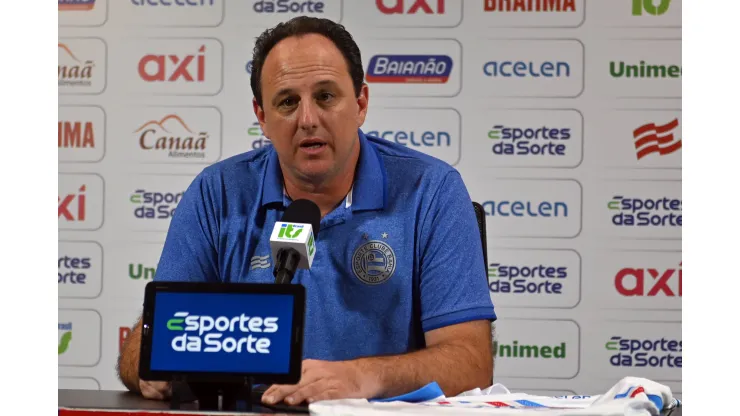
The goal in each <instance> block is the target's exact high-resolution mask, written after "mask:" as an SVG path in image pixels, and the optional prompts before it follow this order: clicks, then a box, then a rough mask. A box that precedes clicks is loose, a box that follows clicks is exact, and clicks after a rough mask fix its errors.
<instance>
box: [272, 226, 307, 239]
mask: <svg viewBox="0 0 740 416" xmlns="http://www.w3.org/2000/svg"><path fill="white" fill-rule="evenodd" d="M296 229H297V230H296ZM301 231H303V226H302V225H293V224H283V225H282V226H281V227H280V233H279V234H278V237H280V238H290V239H295V238H298V236H299V235H301Z"/></svg>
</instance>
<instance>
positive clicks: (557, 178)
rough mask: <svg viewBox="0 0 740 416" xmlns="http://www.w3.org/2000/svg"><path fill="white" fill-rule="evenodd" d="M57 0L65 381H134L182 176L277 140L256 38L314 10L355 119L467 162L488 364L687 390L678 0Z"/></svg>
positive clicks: (518, 385) (549, 390) (543, 387)
mask: <svg viewBox="0 0 740 416" xmlns="http://www.w3.org/2000/svg"><path fill="white" fill-rule="evenodd" d="M58 3H59V39H58V48H59V62H58V78H59V86H58V89H59V91H58V92H59V118H58V138H57V141H58V148H59V186H58V188H59V189H58V191H59V195H58V198H59V202H58V205H59V209H58V225H59V253H58V268H59V274H58V283H59V345H58V348H59V385H60V387H61V388H81V389H124V387H123V385H122V384H121V383H120V382H119V381H118V380H117V377H116V374H115V363H116V359H117V356H118V353H119V349H120V345H121V343H122V342H123V340H124V339H125V337H126V336H128V333H129V329H130V328H131V327H132V326H133V325H134V323H135V322H136V319H137V318H138V316H139V314H140V312H141V306H142V302H143V290H144V287H145V285H146V283H147V282H149V281H152V279H154V277H155V276H156V273H157V267H158V261H159V256H160V253H161V251H162V247H163V243H164V240H165V237H166V232H167V229H168V227H169V224H170V220H171V218H172V215H173V214H174V213H175V212H176V210H177V207H178V204H179V202H180V201H181V200H182V198H183V195H184V193H185V191H186V190H187V189H188V186H189V184H190V182H191V181H192V179H193V178H194V177H195V175H197V174H198V173H199V172H200V171H201V170H202V169H204V168H205V167H207V166H208V165H210V164H212V163H215V162H218V161H220V160H224V159H226V158H228V157H231V156H233V155H236V154H239V153H243V152H247V151H251V150H253V149H259V148H262V147H265V146H271V141H270V139H269V138H267V137H265V136H264V134H263V132H262V130H261V129H260V126H259V124H257V122H256V118H255V116H254V114H253V111H252V105H251V99H252V92H251V89H250V87H249V76H250V73H251V50H252V47H253V45H252V43H251V42H253V40H254V38H255V37H256V36H258V35H259V34H260V32H261V31H262V30H264V29H265V28H267V27H269V26H272V25H274V24H276V23H278V22H280V21H284V20H287V19H290V18H291V17H294V16H298V15H309V16H317V17H325V18H329V19H332V20H334V21H339V22H341V23H342V24H344V25H345V26H347V27H348V29H349V30H350V31H351V32H352V34H353V35H354V37H355V39H356V40H357V42H358V44H359V45H360V49H361V52H362V61H363V65H364V70H365V75H366V76H365V81H366V82H367V84H368V85H369V88H370V110H369V112H368V116H367V120H366V122H365V124H364V126H363V130H364V131H365V132H366V133H371V134H373V135H376V136H379V137H381V138H383V139H386V140H389V141H392V142H394V143H398V144H401V145H403V146H407V147H409V148H412V149H415V150H417V151H420V152H423V153H426V154H428V155H431V156H433V157H436V158H438V159H440V160H443V161H444V162H446V163H448V164H450V165H452V166H454V167H455V168H456V169H458V170H459V171H460V172H461V174H462V176H463V178H464V180H465V183H466V185H467V187H468V191H469V192H470V195H471V198H472V199H473V200H475V201H477V202H479V203H481V204H482V205H483V207H484V210H485V212H486V224H487V225H486V226H487V229H486V230H487V234H488V241H487V249H488V266H487V269H488V283H489V285H488V288H489V292H490V296H491V299H492V300H493V302H494V304H495V305H496V309H497V313H498V315H499V322H498V323H497V326H496V337H495V340H494V341H495V354H496V371H495V380H494V381H495V382H500V383H503V384H505V385H506V386H507V387H509V388H510V389H515V390H520V391H527V392H533V393H538V392H539V393H543V394H551V395H557V394H575V393H577V394H599V393H603V391H605V390H604V389H606V388H608V387H611V386H612V385H613V384H614V383H616V382H617V381H618V379H619V378H621V377H623V376H627V375H632V376H638V377H647V378H650V379H653V380H655V381H658V382H662V383H665V384H667V385H669V386H670V387H671V388H672V389H673V390H674V391H675V392H677V393H678V394H679V395H680V392H681V367H682V357H681V354H682V352H681V351H682V350H681V309H682V307H681V297H682V279H683V273H682V260H681V236H682V233H681V229H682V193H681V174H682V172H681V167H682V159H681V155H682V140H683V134H682V125H683V124H682V123H683V120H682V114H681V108H682V106H681V80H682V62H681V1H680V0H620V1H599V0H532V1H518V0H517V1H515V0H476V1H473V0H470V1H462V0H352V1H350V0H245V1H236V2H226V1H225V0H192V1H164V0H124V1H115V2H114V1H111V0H83V1H80V0H58ZM450 249H451V250H454V247H451V248H450ZM397 254H398V255H401V254H400V253H397ZM348 267H349V265H348ZM348 270H349V269H348Z"/></svg>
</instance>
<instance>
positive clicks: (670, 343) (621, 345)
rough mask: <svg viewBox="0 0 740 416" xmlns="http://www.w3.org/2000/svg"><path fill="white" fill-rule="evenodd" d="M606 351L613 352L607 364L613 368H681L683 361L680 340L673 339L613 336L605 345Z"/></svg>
mask: <svg viewBox="0 0 740 416" xmlns="http://www.w3.org/2000/svg"><path fill="white" fill-rule="evenodd" d="M606 349H607V351H614V352H615V354H614V355H612V356H611V357H609V363H610V364H611V365H612V366H614V367H672V368H673V367H677V368H681V364H682V363H681V361H682V359H683V357H682V355H681V352H682V346H681V340H675V339H666V338H654V339H639V338H638V339H630V338H623V337H620V336H613V337H611V338H610V339H609V341H608V342H607V343H606Z"/></svg>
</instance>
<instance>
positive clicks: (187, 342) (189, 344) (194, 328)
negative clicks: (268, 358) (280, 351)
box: [167, 312, 279, 354]
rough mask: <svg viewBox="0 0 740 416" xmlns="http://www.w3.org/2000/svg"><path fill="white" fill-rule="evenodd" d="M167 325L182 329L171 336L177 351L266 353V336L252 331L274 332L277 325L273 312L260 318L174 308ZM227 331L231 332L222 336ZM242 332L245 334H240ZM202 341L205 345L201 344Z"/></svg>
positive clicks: (178, 329) (173, 328)
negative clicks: (217, 314)
mask: <svg viewBox="0 0 740 416" xmlns="http://www.w3.org/2000/svg"><path fill="white" fill-rule="evenodd" d="M167 329H168V330H170V331H172V332H174V333H176V334H177V333H179V332H183V334H182V335H177V336H174V337H173V338H172V343H171V346H172V350H173V351H177V352H221V351H223V352H226V353H233V352H236V353H242V352H246V353H250V354H255V353H259V354H269V353H270V339H269V338H267V337H262V338H260V337H256V336H253V335H252V333H262V332H264V333H274V332H277V331H278V329H279V327H278V318H277V317H274V316H268V317H264V318H263V317H259V316H252V317H249V316H246V315H244V314H241V315H237V316H233V317H226V316H219V317H215V318H214V317H212V316H205V315H203V316H199V315H190V313H189V312H175V314H174V317H173V318H172V319H170V320H168V321H167ZM227 331H228V332H229V333H230V334H228V335H232V336H225V335H227V334H225V333H226V332H227ZM237 331H238V332H237ZM244 333H248V334H249V335H247V336H243V334H244ZM203 344H205V345H207V346H206V347H205V348H203Z"/></svg>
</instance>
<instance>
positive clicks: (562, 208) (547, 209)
mask: <svg viewBox="0 0 740 416" xmlns="http://www.w3.org/2000/svg"><path fill="white" fill-rule="evenodd" d="M481 205H483V209H484V211H485V213H486V215H490V216H501V217H556V218H557V217H567V216H568V204H567V203H565V202H562V201H556V202H550V201H540V202H535V201H498V202H497V201H484V202H481Z"/></svg>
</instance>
